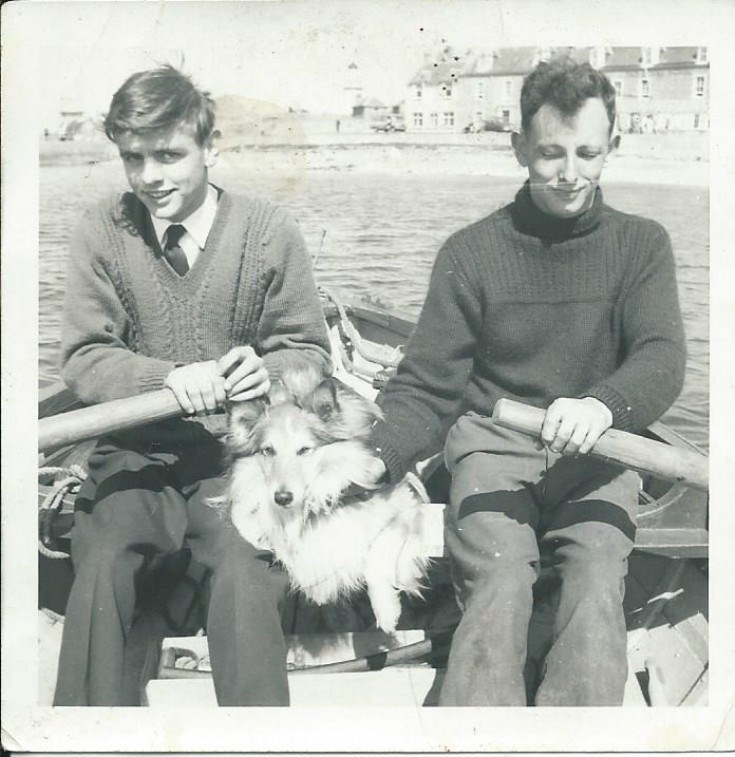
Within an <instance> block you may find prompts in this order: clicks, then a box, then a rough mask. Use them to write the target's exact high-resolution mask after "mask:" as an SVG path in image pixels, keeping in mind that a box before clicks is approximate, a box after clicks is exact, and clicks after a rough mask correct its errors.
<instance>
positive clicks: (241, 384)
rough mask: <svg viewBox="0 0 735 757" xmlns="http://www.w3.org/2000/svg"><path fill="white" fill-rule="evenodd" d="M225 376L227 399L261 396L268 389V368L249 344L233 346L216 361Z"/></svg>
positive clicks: (236, 400)
mask: <svg viewBox="0 0 735 757" xmlns="http://www.w3.org/2000/svg"><path fill="white" fill-rule="evenodd" d="M217 367H218V368H219V371H220V373H221V374H222V375H223V376H224V377H225V392H226V393H227V399H229V400H231V401H233V402H241V401H243V400H252V399H255V398H256V397H263V396H265V395H266V394H268V392H269V391H270V387H271V384H270V379H269V376H268V369H267V368H266V367H265V363H264V362H263V358H262V357H260V355H258V354H257V353H256V352H255V350H254V349H253V348H252V347H251V346H250V345H243V346H240V347H233V348H232V349H231V350H230V351H229V352H228V353H227V354H226V355H223V356H222V357H221V358H220V359H219V360H218V361H217Z"/></svg>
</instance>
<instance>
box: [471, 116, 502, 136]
mask: <svg viewBox="0 0 735 757" xmlns="http://www.w3.org/2000/svg"><path fill="white" fill-rule="evenodd" d="M512 130H513V127H512V126H511V125H510V124H509V123H508V122H507V121H505V120H504V119H502V118H486V119H485V120H483V121H481V122H479V123H478V122H476V121H473V122H472V123H470V124H467V126H465V127H464V129H462V131H463V132H464V133H465V134H473V133H476V132H479V131H512Z"/></svg>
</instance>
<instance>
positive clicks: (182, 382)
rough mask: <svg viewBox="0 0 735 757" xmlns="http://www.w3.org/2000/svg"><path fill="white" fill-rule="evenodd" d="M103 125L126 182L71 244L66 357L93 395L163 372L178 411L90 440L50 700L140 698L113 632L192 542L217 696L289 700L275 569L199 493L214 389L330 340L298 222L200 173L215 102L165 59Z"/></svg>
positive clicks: (322, 352) (91, 398)
mask: <svg viewBox="0 0 735 757" xmlns="http://www.w3.org/2000/svg"><path fill="white" fill-rule="evenodd" d="M105 129H106V132H107V135H108V137H110V139H112V140H113V141H114V142H115V143H116V145H117V147H118V149H119V152H120V157H121V158H122V161H123V165H124V168H125V172H126V175H127V178H128V181H129V184H130V187H131V189H132V192H126V193H123V194H121V195H116V196H113V197H109V198H106V199H104V200H103V201H102V202H100V203H99V204H98V205H97V206H96V207H94V208H92V209H91V210H90V211H89V212H88V213H87V214H86V215H85V216H84V218H83V220H82V222H81V223H80V224H79V226H78V228H77V230H76V232H75V234H74V236H73V239H72V243H71V252H70V258H69V267H68V277H67V281H66V291H67V299H66V306H65V310H64V321H63V334H62V348H61V363H62V375H63V378H64V380H65V381H66V383H67V384H68V385H69V387H70V388H71V389H72V390H73V391H74V392H75V393H76V394H77V395H78V396H79V397H80V398H81V399H82V400H84V401H85V402H87V403H96V402H104V401H107V400H112V399H116V398H118V397H125V396H132V395H136V394H139V393H142V392H147V391H152V390H156V389H162V388H164V387H168V388H170V389H171V390H172V391H173V393H174V394H175V396H176V398H177V399H178V401H179V403H180V405H181V408H182V410H183V411H184V413H187V414H189V415H188V417H187V418H185V419H177V420H173V421H167V422H164V423H159V424H155V425H153V426H151V427H147V428H144V429H142V430H136V431H132V432H125V433H118V434H114V435H110V436H108V437H105V438H102V439H100V441H99V442H98V444H97V446H96V448H95V450H94V452H93V453H92V456H91V458H90V461H89V477H88V478H87V480H86V481H85V482H84V483H83V484H82V487H81V489H80V492H79V495H78V498H77V503H76V512H75V527H74V530H73V533H72V559H73V563H74V569H75V580H74V585H73V587H72V590H71V595H70V598H69V602H68V605H67V610H66V620H65V624H64V635H63V641H62V648H61V657H60V662H59V673H58V679H57V686H56V694H55V700H54V701H55V704H56V705H123V704H138V703H139V702H138V701H136V700H135V698H134V694H135V692H133V694H132V695H129V694H128V693H126V691H125V689H124V685H123V683H124V673H123V671H124V659H125V645H126V639H127V637H128V634H129V632H130V629H131V625H132V622H133V613H134V609H135V602H136V586H137V583H138V581H139V579H140V577H141V576H142V575H143V574H144V573H145V572H146V569H147V568H149V567H151V566H152V565H153V564H155V563H156V561H157V560H159V559H160V558H161V557H162V556H165V555H170V554H172V553H175V552H177V551H178V550H180V549H181V548H182V546H183V545H184V544H187V545H188V546H189V547H190V549H191V553H192V554H193V556H194V558H196V559H197V560H198V561H199V562H200V563H201V564H202V565H204V566H206V567H207V568H209V569H210V570H211V571H212V574H213V577H212V582H211V599H210V604H209V615H208V621H207V631H208V637H209V645H210V657H211V662H212V670H213V676H214V684H215V691H216V694H217V699H218V702H219V703H220V704H221V705H246V704H261V705H285V704H288V685H287V682H286V649H285V641H284V637H283V634H282V632H281V625H280V617H279V606H280V603H281V600H282V598H283V597H284V594H285V592H286V590H287V581H286V579H285V577H284V575H283V574H281V573H280V572H277V571H274V570H273V569H271V568H270V566H269V561H268V560H267V559H265V558H264V556H263V555H262V554H261V553H260V552H258V551H257V550H256V549H255V548H254V547H252V546H251V545H250V544H248V543H247V542H245V541H244V540H243V539H242V538H241V537H240V536H239V534H238V533H237V532H236V531H235V530H234V528H232V527H231V526H228V525H227V524H225V523H224V522H223V521H222V519H221V518H220V517H219V515H218V513H217V512H216V510H214V509H213V508H211V507H209V506H208V505H207V504H206V500H207V498H209V497H212V496H217V495H220V494H221V493H222V491H223V488H224V481H223V480H222V477H221V474H222V460H221V454H220V443H219V441H218V437H219V436H221V435H222V434H223V433H224V432H225V431H226V425H227V424H226V416H224V415H223V414H221V413H220V414H215V413H216V411H217V410H219V409H221V408H222V406H223V404H224V402H225V400H226V399H229V400H232V401H237V400H247V399H250V398H253V397H258V396H261V395H264V394H265V393H267V391H268V389H269V383H270V379H271V378H272V377H274V375H278V374H279V373H280V372H281V371H282V370H284V368H286V367H288V366H294V365H299V364H304V363H309V364H311V365H313V366H316V367H317V368H318V369H320V370H323V371H325V372H327V371H328V370H329V342H328V336H327V331H326V325H325V323H324V318H323V316H322V311H321V307H320V304H319V298H318V295H317V290H316V285H315V283H314V280H313V276H312V272H311V264H310V260H309V257H308V255H307V253H306V249H305V245H304V241H303V238H302V236H301V233H300V232H299V229H298V227H297V225H296V223H295V222H294V221H293V220H292V218H291V217H290V216H289V215H288V214H287V213H285V212H284V211H283V210H281V209H279V208H278V207H275V206H273V205H271V204H269V203H267V202H263V201H261V200H256V199H251V198H247V197H240V196H234V195H231V194H230V193H228V192H225V191H223V190H221V189H219V188H217V187H215V186H214V185H212V184H211V183H210V182H209V179H208V171H209V168H210V167H211V166H212V165H213V164H214V161H215V159H216V147H215V137H216V132H215V130H214V103H213V101H212V100H211V98H210V97H209V95H208V94H207V93H206V92H202V91H201V90H200V89H198V88H197V87H195V86H194V84H193V83H192V82H191V81H190V80H189V78H188V77H187V76H185V75H183V74H182V73H180V72H179V71H176V70H175V69H173V68H171V67H167V66H166V67H163V68H159V69H155V70H152V71H144V72H142V73H138V74H134V75H133V76H131V77H130V78H129V79H128V80H127V81H126V82H125V83H124V84H123V85H122V87H120V89H119V90H118V91H117V92H116V94H115V95H114V97H113V99H112V103H111V106H110V110H109V113H108V114H107V117H106V120H105Z"/></svg>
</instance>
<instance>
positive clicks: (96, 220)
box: [61, 192, 329, 427]
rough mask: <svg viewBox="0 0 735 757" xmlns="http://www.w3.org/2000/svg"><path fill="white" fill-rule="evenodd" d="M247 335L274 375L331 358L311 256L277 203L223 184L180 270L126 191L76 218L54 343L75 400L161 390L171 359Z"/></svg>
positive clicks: (200, 356) (174, 362)
mask: <svg viewBox="0 0 735 757" xmlns="http://www.w3.org/2000/svg"><path fill="white" fill-rule="evenodd" d="M246 344H249V345H251V346H252V347H253V348H254V349H255V350H256V352H258V353H259V354H260V355H262V357H263V359H264V361H265V363H266V365H267V367H268V370H269V372H270V373H271V374H272V375H277V374H278V373H279V372H280V371H281V370H282V369H283V368H284V366H285V365H286V364H287V363H289V364H293V363H295V362H296V363H298V362H299V361H304V360H306V361H308V362H310V363H312V364H315V365H317V366H318V367H320V368H323V369H326V367H327V366H328V365H329V340H328V336H327V331H326V325H325V322H324V318H323V315H322V310H321V306H320V303H319V298H318V295H317V290H316V285H315V283H314V279H313V275H312V271H311V264H310V260H309V257H308V255H307V252H306V249H305V245H304V241H303V237H302V235H301V233H300V231H299V229H298V226H297V224H296V222H295V221H294V220H293V219H292V217H291V216H290V215H288V214H287V213H286V212H285V211H284V210H283V209H280V208H278V207H277V206H274V205H271V204H269V203H266V202H263V201H258V200H253V199H248V198H245V197H239V196H234V195H231V194H229V193H228V192H223V193H222V194H221V197H220V200H219V205H218V209H217V215H216V216H215V219H214V223H213V225H212V228H211V231H210V233H209V237H208V238H207V242H206V246H205V248H204V250H203V251H202V253H201V254H200V255H199V257H198V258H197V260H196V262H195V263H194V266H193V267H192V269H191V270H190V271H189V273H188V274H187V275H186V276H184V277H183V278H180V277H179V276H177V275H176V273H174V271H173V270H172V269H171V268H170V266H169V265H168V263H167V262H166V261H165V259H164V258H163V256H162V254H161V251H160V248H159V246H158V243H157V242H156V239H155V233H154V231H153V227H152V224H151V221H150V216H149V214H148V211H147V210H146V209H145V207H144V206H143V205H142V203H140V201H139V200H138V199H137V198H136V197H135V195H133V194H132V193H129V192H126V193H124V194H122V195H116V196H113V197H110V198H107V199H106V200H104V201H103V202H101V203H100V204H99V205H98V206H97V207H95V208H93V209H91V210H90V211H89V212H88V213H87V214H86V215H85V216H84V218H83V219H82V221H81V223H80V224H79V226H78V227H77V229H76V231H75V233H74V235H73V238H72V243H71V252H70V257H69V265H68V274H67V281H66V302H65V308H64V322H63V331H62V346H61V365H62V376H63V378H64V381H65V382H66V383H67V385H68V386H69V387H70V388H71V389H72V391H73V392H74V393H75V394H76V395H77V396H78V397H79V398H80V399H82V400H83V401H84V402H87V403H96V402H103V401H106V400H112V399H116V398H119V397H126V396H132V395H137V394H140V393H142V392H148V391H152V390H155V389H161V388H163V386H164V379H165V378H166V376H167V375H168V374H169V373H170V372H171V370H172V369H173V368H174V367H176V366H178V365H185V364H188V363H192V362H197V361H202V360H210V359H217V358H219V357H221V356H222V355H224V354H225V353H226V352H227V351H228V350H229V349H231V348H232V347H234V346H237V345H246ZM205 425H208V426H210V427H211V426H213V425H214V426H216V425H222V424H221V423H219V424H217V423H216V422H215V423H214V424H213V423H212V419H209V418H208V419H206V423H205Z"/></svg>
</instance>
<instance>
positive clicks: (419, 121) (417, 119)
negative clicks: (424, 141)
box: [413, 113, 424, 129]
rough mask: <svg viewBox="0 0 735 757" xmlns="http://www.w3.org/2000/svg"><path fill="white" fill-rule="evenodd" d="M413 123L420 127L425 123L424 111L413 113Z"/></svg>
mask: <svg viewBox="0 0 735 757" xmlns="http://www.w3.org/2000/svg"><path fill="white" fill-rule="evenodd" d="M413 125H414V126H415V127H416V128H417V129H420V128H421V127H422V126H423V125H424V114H423V113H414V114H413Z"/></svg>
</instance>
